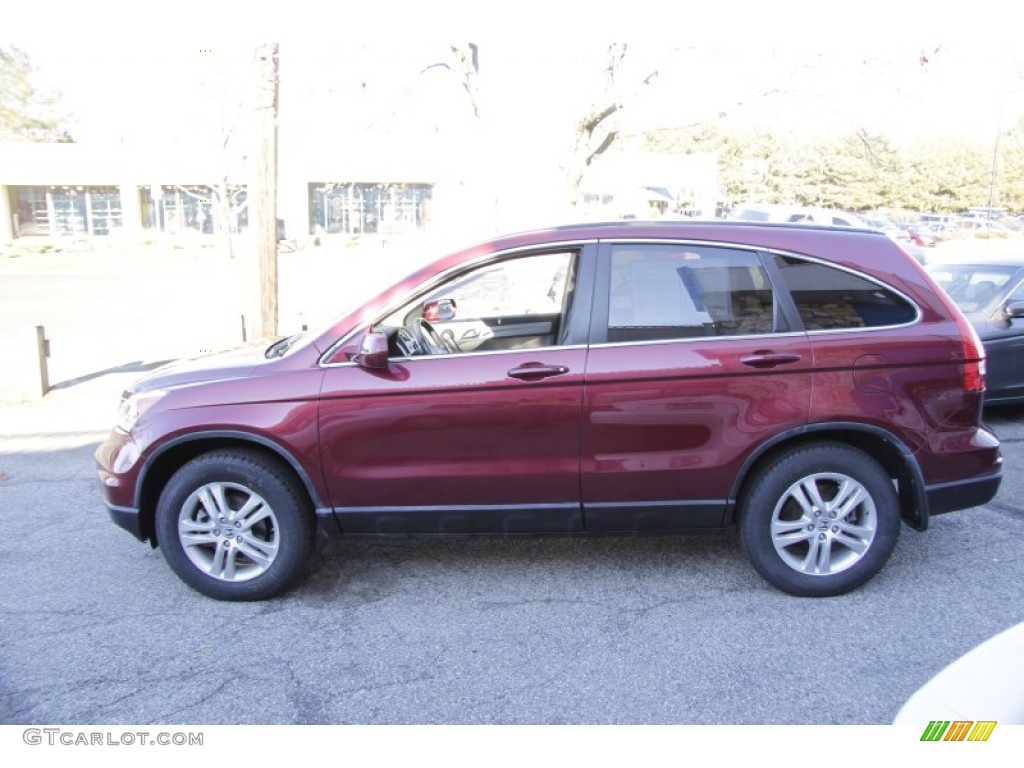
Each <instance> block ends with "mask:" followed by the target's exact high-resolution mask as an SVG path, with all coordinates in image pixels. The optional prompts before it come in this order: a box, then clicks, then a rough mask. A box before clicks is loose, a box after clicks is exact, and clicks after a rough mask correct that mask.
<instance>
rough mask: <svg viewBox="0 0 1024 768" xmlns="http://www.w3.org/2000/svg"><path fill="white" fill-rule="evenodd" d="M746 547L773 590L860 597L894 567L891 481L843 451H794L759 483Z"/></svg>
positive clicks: (743, 533)
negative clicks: (852, 592)
mask: <svg viewBox="0 0 1024 768" xmlns="http://www.w3.org/2000/svg"><path fill="white" fill-rule="evenodd" d="M740 515H741V517H740V524H739V533H740V542H741V543H742V545H743V549H744V551H745V552H746V553H747V557H748V558H749V559H750V562H751V564H752V565H753V566H754V568H755V569H756V570H757V572H758V573H760V574H761V575H762V576H763V577H764V578H765V579H766V580H767V581H768V582H770V583H771V584H773V585H775V586H776V587H778V588H779V589H782V590H783V591H785V592H789V593H790V594H793V595H800V596H808V597H823V596H831V595H841V594H843V593H845V592H849V591H850V590H852V589H856V588H857V587H859V586H860V585H862V584H863V583H864V582H866V581H868V579H870V578H871V577H873V576H874V575H875V574H876V573H878V571H879V570H881V568H882V566H884V565H885V563H886V561H888V559H889V556H890V555H891V554H892V551H893V548H894V547H895V546H896V539H897V537H898V536H899V530H900V507H899V498H898V497H897V495H896V489H895V487H894V486H893V483H892V480H891V479H890V477H889V475H888V473H887V472H886V471H885V470H884V469H883V468H882V467H881V465H880V464H879V463H878V462H877V461H875V460H874V459H873V458H871V456H869V455H868V454H866V453H864V452H863V451H860V450H857V449H856V448H851V447H850V446H847V445H842V444H838V443H815V444H813V445H807V446H803V447H801V448H796V449H794V450H791V451H789V452H787V453H784V454H782V455H781V456H779V457H777V459H776V460H774V461H772V462H771V463H769V464H767V465H766V466H765V467H764V468H763V469H761V471H760V472H759V474H758V475H757V476H756V477H755V478H754V480H753V482H752V483H751V485H750V490H749V492H748V493H747V494H746V495H745V497H744V500H743V502H742V509H741V511H740Z"/></svg>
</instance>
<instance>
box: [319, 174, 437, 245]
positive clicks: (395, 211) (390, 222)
mask: <svg viewBox="0 0 1024 768" xmlns="http://www.w3.org/2000/svg"><path fill="white" fill-rule="evenodd" d="M431 193H432V187H431V185H429V184H374V183H352V184H350V183H341V182H327V183H318V184H310V185H309V211H310V234H329V235H333V234H345V235H365V234H400V233H403V232H412V231H415V230H417V229H420V228H421V227H422V226H423V225H424V224H425V223H426V222H427V220H428V219H429V205H430V200H431Z"/></svg>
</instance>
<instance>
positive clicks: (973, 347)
mask: <svg viewBox="0 0 1024 768" xmlns="http://www.w3.org/2000/svg"><path fill="white" fill-rule="evenodd" d="M937 293H938V295H939V298H940V299H942V303H943V304H944V305H945V306H946V309H947V310H949V313H950V314H951V315H952V316H953V319H954V320H956V327H957V329H958V330H959V331H960V343H961V344H962V345H963V351H964V389H965V390H967V391H968V392H984V391H985V347H984V346H982V344H981V338H980V337H979V336H978V332H977V331H976V330H974V326H973V325H971V323H970V321H969V320H968V319H967V318H966V317H964V313H963V312H961V311H960V308H959V307H958V306H957V305H956V304H955V303H954V302H953V300H952V299H951V298H949V296H948V295H947V294H946V292H945V291H944V290H942V289H941V288H938V289H937Z"/></svg>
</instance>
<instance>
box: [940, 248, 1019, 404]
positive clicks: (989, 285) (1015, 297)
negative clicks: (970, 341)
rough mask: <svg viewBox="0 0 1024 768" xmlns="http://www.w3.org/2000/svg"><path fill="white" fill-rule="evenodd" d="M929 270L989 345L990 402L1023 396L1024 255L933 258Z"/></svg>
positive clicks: (987, 354) (986, 347) (1014, 400)
mask: <svg viewBox="0 0 1024 768" xmlns="http://www.w3.org/2000/svg"><path fill="white" fill-rule="evenodd" d="M928 270H929V272H930V274H931V276H932V278H933V279H934V280H935V282H937V283H938V284H939V285H940V286H942V287H943V288H944V289H945V291H946V293H948V294H949V295H950V297H951V298H952V299H953V301H955V302H956V303H957V305H958V306H959V307H960V309H961V310H963V312H964V314H965V315H967V318H968V320H970V321H971V324H972V325H974V327H975V329H976V330H977V332H978V336H979V337H980V338H981V341H982V344H984V345H985V352H986V356H987V357H986V366H987V368H988V372H987V390H986V392H985V402H986V404H997V403H1014V402H1016V403H1020V402H1024V257H1018V258H1007V259H999V260H993V259H986V260H985V261H981V262H977V263H975V262H964V263H934V264H930V265H929V266H928Z"/></svg>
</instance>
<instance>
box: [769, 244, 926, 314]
mask: <svg viewBox="0 0 1024 768" xmlns="http://www.w3.org/2000/svg"><path fill="white" fill-rule="evenodd" d="M775 264H776V266H778V268H779V272H780V273H781V274H782V279H783V282H784V283H785V285H786V287H787V288H788V289H789V292H790V295H791V296H792V297H793V303H795V304H796V308H797V311H798V312H799V313H800V319H801V320H802V321H803V324H804V328H805V329H807V330H808V331H832V330H837V329H842V328H875V327H878V326H884V325H903V324H905V323H910V322H913V321H914V319H915V318H916V317H917V309H916V308H915V307H914V305H913V304H911V303H910V302H908V301H907V300H906V299H904V298H902V297H901V296H899V295H898V294H897V293H895V292H894V291H891V290H889V289H888V288H885V287H884V286H881V285H879V284H878V283H875V282H872V281H871V280H868V279H866V278H863V277H860V276H858V275H854V274H851V273H850V272H847V271H845V270H842V269H837V268H835V267H830V266H827V265H825V264H819V263H817V262H813V261H804V260H803V259H796V258H792V257H788V256H776V257H775Z"/></svg>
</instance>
